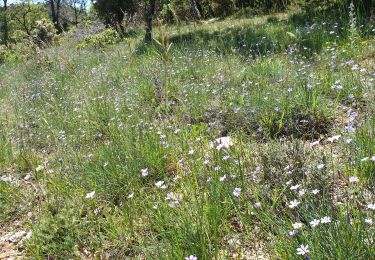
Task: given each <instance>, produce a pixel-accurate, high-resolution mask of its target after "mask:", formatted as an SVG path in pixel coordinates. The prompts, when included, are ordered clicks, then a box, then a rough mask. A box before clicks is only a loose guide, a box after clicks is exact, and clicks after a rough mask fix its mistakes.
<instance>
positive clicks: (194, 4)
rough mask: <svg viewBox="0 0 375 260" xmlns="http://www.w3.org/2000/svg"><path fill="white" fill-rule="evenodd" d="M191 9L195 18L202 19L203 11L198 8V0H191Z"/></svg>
mask: <svg viewBox="0 0 375 260" xmlns="http://www.w3.org/2000/svg"><path fill="white" fill-rule="evenodd" d="M190 9H191V13H192V16H193V19H195V20H200V19H201V18H202V16H201V13H200V11H199V9H198V5H197V1H196V0H190Z"/></svg>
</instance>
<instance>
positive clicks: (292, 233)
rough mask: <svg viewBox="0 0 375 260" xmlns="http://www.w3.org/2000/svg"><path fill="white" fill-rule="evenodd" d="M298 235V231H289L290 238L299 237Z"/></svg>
mask: <svg viewBox="0 0 375 260" xmlns="http://www.w3.org/2000/svg"><path fill="white" fill-rule="evenodd" d="M297 234H298V230H296V229H293V230H292V231H289V236H291V237H292V236H294V235H297Z"/></svg>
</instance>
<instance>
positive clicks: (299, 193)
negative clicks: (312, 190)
mask: <svg viewBox="0 0 375 260" xmlns="http://www.w3.org/2000/svg"><path fill="white" fill-rule="evenodd" d="M305 193H306V190H305V189H302V190H300V191H299V192H298V195H299V196H303V195H305Z"/></svg>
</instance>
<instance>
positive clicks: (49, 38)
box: [31, 19, 56, 47]
mask: <svg viewBox="0 0 375 260" xmlns="http://www.w3.org/2000/svg"><path fill="white" fill-rule="evenodd" d="M31 38H32V40H33V42H34V43H35V44H36V45H37V46H39V47H47V46H50V45H51V44H52V43H53V42H54V41H55V39H56V30H55V27H54V25H53V24H52V23H51V22H50V21H49V20H47V19H42V20H39V21H36V24H35V28H34V29H33V30H32V31H31Z"/></svg>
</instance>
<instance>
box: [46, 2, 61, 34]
mask: <svg viewBox="0 0 375 260" xmlns="http://www.w3.org/2000/svg"><path fill="white" fill-rule="evenodd" d="M47 4H48V5H49V6H50V9H51V18H52V22H53V24H54V25H55V28H56V30H57V32H58V33H62V31H63V28H62V26H61V24H60V8H61V0H47Z"/></svg>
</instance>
